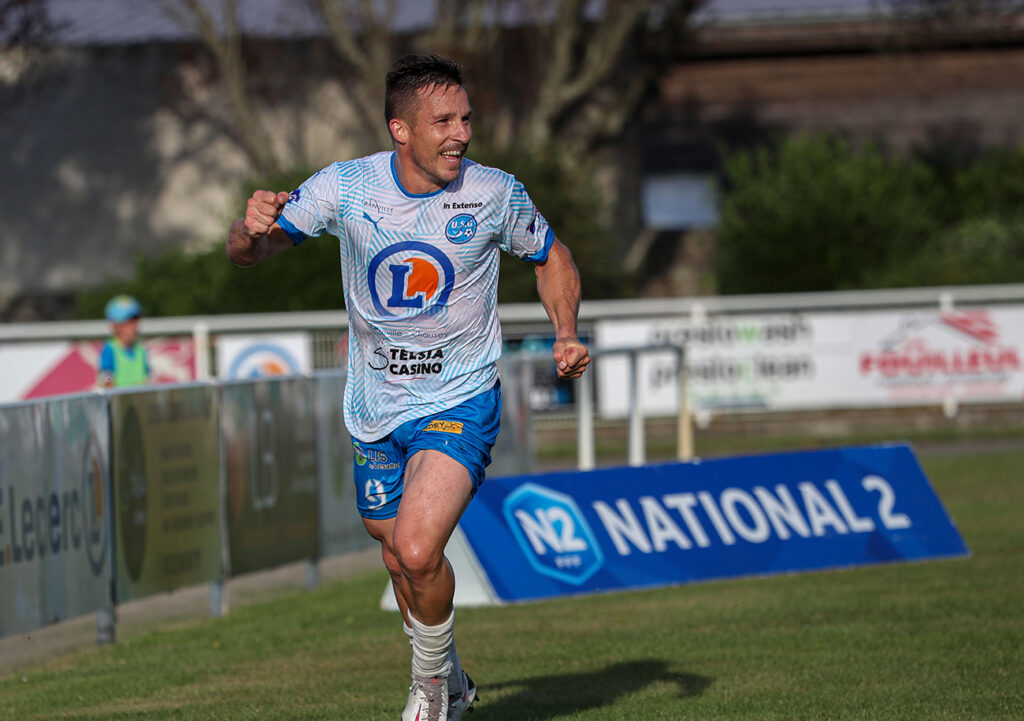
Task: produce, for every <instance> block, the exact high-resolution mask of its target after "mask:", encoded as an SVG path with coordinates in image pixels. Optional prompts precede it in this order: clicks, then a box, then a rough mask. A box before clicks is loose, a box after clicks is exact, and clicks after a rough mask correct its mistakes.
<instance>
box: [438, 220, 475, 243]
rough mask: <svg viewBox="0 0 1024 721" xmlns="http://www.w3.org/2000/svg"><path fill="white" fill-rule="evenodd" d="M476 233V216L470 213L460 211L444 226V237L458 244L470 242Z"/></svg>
mask: <svg viewBox="0 0 1024 721" xmlns="http://www.w3.org/2000/svg"><path fill="white" fill-rule="evenodd" d="M475 235H476V217H475V216H473V215H471V214H470V213H459V214H458V215H456V216H454V217H452V218H451V220H449V221H448V225H446V226H445V228H444V237H445V238H447V239H448V240H450V241H451V242H453V243H456V244H458V245H462V244H463V243H468V242H469V241H471V240H473V237H474V236H475Z"/></svg>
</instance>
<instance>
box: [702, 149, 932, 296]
mask: <svg viewBox="0 0 1024 721" xmlns="http://www.w3.org/2000/svg"><path fill="white" fill-rule="evenodd" d="M726 172H727V174H728V180H729V183H730V185H731V188H729V189H728V190H726V191H725V193H724V197H723V203H722V212H721V225H720V227H719V233H718V239H719V255H718V268H717V271H718V284H719V289H720V290H721V291H722V292H724V293H773V292H791V291H818V290H836V289H845V288H857V287H860V286H861V285H862V283H863V281H864V275H865V271H866V270H869V269H872V268H878V267H882V266H886V265H888V264H889V263H890V262H892V261H893V260H894V259H900V258H905V257H907V256H909V255H911V254H912V253H914V252H916V251H917V250H918V249H919V248H921V247H922V246H923V245H924V244H925V242H926V241H927V239H928V238H929V237H930V236H931V235H932V234H933V233H935V232H936V230H937V223H936V221H935V219H934V213H933V208H934V207H935V199H934V190H933V189H934V188H935V182H934V176H933V173H932V171H931V170H930V169H929V168H928V167H927V166H925V165H924V164H923V163H920V162H911V163H906V162H901V161H898V160H894V159H891V158H889V157H888V156H887V154H886V153H885V152H884V151H883V150H882V149H881V148H880V147H878V146H877V145H867V146H865V147H863V148H861V149H859V150H855V149H854V148H852V147H851V146H850V144H849V143H848V142H846V141H845V140H843V139H840V138H837V137H832V136H828V135H816V136H802V137H792V138H788V139H786V140H785V141H783V142H782V144H781V145H780V146H779V147H778V148H768V147H759V148H754V149H751V150H741V151H738V152H735V153H732V154H731V155H728V156H727V158H726Z"/></svg>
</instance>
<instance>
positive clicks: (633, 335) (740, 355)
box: [595, 306, 1024, 417]
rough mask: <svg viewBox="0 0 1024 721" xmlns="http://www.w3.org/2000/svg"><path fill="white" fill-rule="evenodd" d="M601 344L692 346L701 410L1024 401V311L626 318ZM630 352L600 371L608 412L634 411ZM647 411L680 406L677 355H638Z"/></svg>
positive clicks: (613, 324) (604, 328)
mask: <svg viewBox="0 0 1024 721" xmlns="http://www.w3.org/2000/svg"><path fill="white" fill-rule="evenodd" d="M595 336H596V340H597V343H596V345H597V347H598V348H600V347H628V346H632V347H641V346H645V345H661V344H665V343H681V344H684V345H685V347H686V357H687V369H688V372H689V387H688V390H689V392H690V399H691V405H692V406H693V408H695V409H708V410H713V409H727V408H766V409H796V408H823V407H828V408H842V407H846V408H849V407H863V406H880V405H881V406H894V405H928V404H937V403H948V402H951V401H954V402H957V403H970V402H981V401H985V402H992V401H995V402H1003V401H1019V400H1021V399H1022V398H1024V367H1022V358H1024V307H1020V306H1017V307H999V308H993V309H969V310H954V311H940V310H938V309H934V310H907V311H884V312H872V313H852V312H846V313H793V314H783V315H742V316H740V315H736V316H725V317H720V318H709V319H707V320H706V321H704V322H700V323H695V322H693V321H690V320H688V319H685V318H683V319H677V320H672V319H666V320H653V321H651V320H615V321H602V322H599V323H598V324H597V326H596V333H595ZM627 364H628V361H627V359H626V358H625V356H621V357H615V356H611V357H608V358H606V359H603V360H601V361H600V362H599V364H598V374H597V380H598V393H599V397H598V403H599V409H600V412H601V415H603V416H605V417H621V416H623V415H625V414H626V413H628V409H629V400H630V399H629V392H630V390H629V389H630V388H631V383H630V380H629V376H628V373H629V371H628V366H627ZM638 366H639V372H640V373H641V374H642V378H643V382H642V389H641V395H640V403H641V407H642V408H643V409H644V412H645V413H646V414H648V415H659V414H662V415H668V414H673V413H675V412H676V410H677V399H678V393H677V382H678V381H677V372H676V361H675V356H674V354H672V353H665V352H652V353H648V354H643V355H641V357H640V360H639V364H638Z"/></svg>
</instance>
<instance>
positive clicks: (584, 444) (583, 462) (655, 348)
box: [512, 344, 693, 471]
mask: <svg viewBox="0 0 1024 721" xmlns="http://www.w3.org/2000/svg"><path fill="white" fill-rule="evenodd" d="M589 350H590V357H591V359H592V361H591V365H590V368H588V370H587V372H586V373H584V374H583V375H582V376H580V377H579V378H578V379H576V381H575V382H574V387H575V394H576V467H577V468H578V469H579V470H581V471H589V470H592V469H593V468H594V467H595V466H596V463H597V461H596V445H595V440H594V439H595V433H594V416H595V414H596V411H595V403H594V376H595V375H596V374H597V365H598V363H600V361H601V359H602V358H608V357H612V356H626V357H627V359H628V368H629V372H628V376H629V379H630V380H629V383H630V394H629V425H628V429H629V433H628V443H627V449H628V463H629V465H630V466H642V465H643V464H644V463H646V458H647V439H646V431H645V428H644V411H643V405H642V403H641V402H640V392H641V388H642V385H643V384H642V381H643V379H642V378H641V376H640V372H639V369H640V362H639V360H640V357H641V356H642V355H644V354H646V353H657V352H662V353H664V352H666V351H669V352H672V353H674V354H675V355H676V368H677V369H678V371H677V372H678V374H679V376H678V381H679V382H678V388H679V412H678V415H677V429H676V457H677V458H678V459H679V460H682V461H688V460H690V459H692V458H693V417H692V414H691V412H690V403H689V397H688V393H687V367H686V362H685V360H686V349H685V348H684V347H683V346H681V345H673V344H659V345H646V346H637V347H622V348H590V349H589ZM512 355H513V356H514V357H515V358H516V359H518V360H520V361H521V365H519V372H520V373H521V374H522V375H521V376H520V378H519V379H518V381H519V383H521V384H522V387H524V388H531V387H532V386H533V373H534V369H535V368H536V367H537V366H543V365H551V364H553V363H554V361H553V359H552V357H551V354H550V353H541V352H520V353H515V354H512Z"/></svg>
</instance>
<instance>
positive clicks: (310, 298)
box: [76, 169, 344, 318]
mask: <svg viewBox="0 0 1024 721" xmlns="http://www.w3.org/2000/svg"><path fill="white" fill-rule="evenodd" d="M310 174H311V171H309V170H308V169H302V170H297V171H295V172H293V173H290V174H288V175H283V176H279V177H271V178H263V179H258V180H253V181H251V182H250V183H248V184H247V186H246V187H245V188H243V189H242V190H241V192H240V193H239V201H238V203H237V205H238V215H239V216H241V215H242V214H243V213H244V212H245V199H246V198H248V197H249V196H250V195H251V194H252V191H253V190H255V189H257V188H268V189H275V190H285V189H287V190H290V189H292V188H296V187H298V186H299V184H300V183H301V182H302V181H303V180H304V179H305V178H306V177H308V176H309V175H310ZM227 234H228V227H227V226H225V228H224V236H223V238H220V239H211V242H210V243H211V244H210V248H209V250H205V251H200V252H187V251H185V250H183V249H181V248H177V247H175V248H168V249H166V250H163V251H161V252H159V253H157V254H155V255H139V256H138V257H136V259H135V274H134V276H133V277H132V278H131V279H129V280H118V281H111V282H108V283H106V284H104V285H102V286H100V287H98V288H92V289H88V290H84V291H82V292H80V293H79V295H78V298H77V307H76V315H78V316H79V317H81V318H100V317H102V316H103V306H104V304H106V302H107V300H108V299H109V298H111V297H112V296H113V295H116V294H117V293H130V294H131V295H134V296H135V297H136V298H138V300H139V302H140V303H141V304H142V307H143V309H144V311H145V313H146V314H147V315H150V316H181V315H215V314H220V313H263V312H279V311H289V310H329V309H336V308H342V307H344V302H343V298H342V290H341V275H340V270H339V249H338V242H337V240H335V239H334V238H332V237H330V236H326V235H325V236H323V237H321V238H315V239H311V240H308V241H306V242H305V243H303V244H302V246H301V247H299V248H298V249H296V250H293V251H289V252H286V253H283V254H281V255H279V256H278V257H276V258H274V260H273V261H272V262H270V263H264V264H262V265H258V266H256V267H253V268H239V267H236V266H235V265H233V264H232V263H231V261H229V260H228V258H227V256H226V255H225V252H224V240H225V239H226V238H227Z"/></svg>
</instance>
